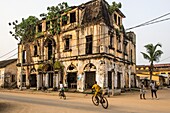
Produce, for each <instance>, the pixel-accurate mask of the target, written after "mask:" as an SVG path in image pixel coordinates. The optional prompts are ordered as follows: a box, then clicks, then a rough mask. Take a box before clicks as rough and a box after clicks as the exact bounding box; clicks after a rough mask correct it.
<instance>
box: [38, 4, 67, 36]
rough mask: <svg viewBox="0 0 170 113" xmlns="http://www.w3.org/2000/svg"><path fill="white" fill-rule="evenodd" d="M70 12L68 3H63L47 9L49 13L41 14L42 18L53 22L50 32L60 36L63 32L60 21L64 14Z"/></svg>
mask: <svg viewBox="0 0 170 113" xmlns="http://www.w3.org/2000/svg"><path fill="white" fill-rule="evenodd" d="M69 10H70V8H69V6H68V4H67V2H63V3H60V4H58V6H51V7H47V11H48V13H47V14H45V13H43V14H40V17H43V18H46V19H47V20H49V21H52V25H51V28H50V29H49V32H50V33H51V34H53V35H55V34H59V33H60V31H61V28H60V19H61V14H62V13H64V12H68V11H69Z"/></svg>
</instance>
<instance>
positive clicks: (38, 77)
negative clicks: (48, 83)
mask: <svg viewBox="0 0 170 113" xmlns="http://www.w3.org/2000/svg"><path fill="white" fill-rule="evenodd" d="M39 89H40V74H38V75H37V90H39Z"/></svg>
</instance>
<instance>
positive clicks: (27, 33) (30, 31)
mask: <svg viewBox="0 0 170 113" xmlns="http://www.w3.org/2000/svg"><path fill="white" fill-rule="evenodd" d="M37 21H38V18H36V17H35V16H29V17H28V18H27V19H24V18H22V22H21V23H19V24H18V21H17V20H16V21H14V22H12V23H9V25H10V26H11V25H13V26H14V27H13V29H14V32H12V31H10V34H11V35H12V36H14V38H15V39H16V40H20V42H21V41H23V42H24V43H25V42H30V41H33V39H34V37H35V34H36V24H37Z"/></svg>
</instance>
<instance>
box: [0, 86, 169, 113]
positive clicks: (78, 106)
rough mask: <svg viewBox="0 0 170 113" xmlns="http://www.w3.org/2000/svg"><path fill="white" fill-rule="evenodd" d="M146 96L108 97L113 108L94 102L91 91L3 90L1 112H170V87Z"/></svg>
mask: <svg viewBox="0 0 170 113" xmlns="http://www.w3.org/2000/svg"><path fill="white" fill-rule="evenodd" d="M146 96H147V99H146V100H140V99H139V94H138V93H126V94H122V95H120V96H114V97H111V98H108V101H109V108H108V109H103V108H102V106H101V105H99V106H94V105H93V104H92V102H91V95H88V96H80V95H77V97H76V94H69V93H67V97H68V98H67V100H63V99H59V97H58V96H57V95H53V96H52V95H39V94H28V93H13V92H4V91H0V113H56V112H57V113H170V107H169V103H170V89H164V90H159V91H158V96H159V98H160V99H159V100H155V99H154V100H152V99H151V98H150V92H149V91H148V93H147V95H146Z"/></svg>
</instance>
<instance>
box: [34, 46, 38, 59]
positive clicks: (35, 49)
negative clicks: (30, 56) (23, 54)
mask: <svg viewBox="0 0 170 113" xmlns="http://www.w3.org/2000/svg"><path fill="white" fill-rule="evenodd" d="M37 50H38V49H37V46H36V45H35V46H34V56H37V55H38V51H37Z"/></svg>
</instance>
